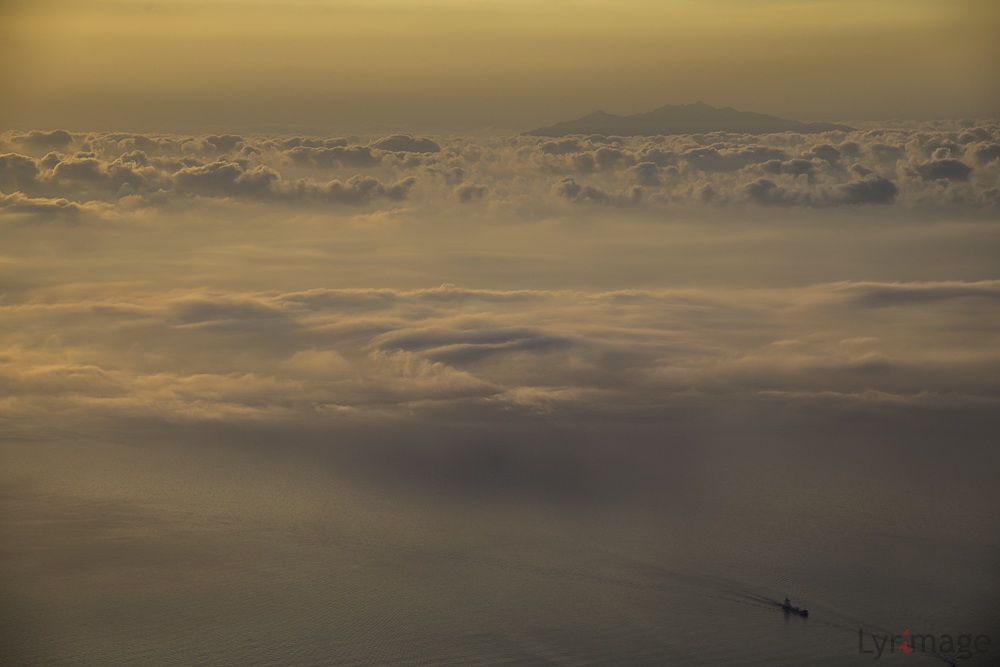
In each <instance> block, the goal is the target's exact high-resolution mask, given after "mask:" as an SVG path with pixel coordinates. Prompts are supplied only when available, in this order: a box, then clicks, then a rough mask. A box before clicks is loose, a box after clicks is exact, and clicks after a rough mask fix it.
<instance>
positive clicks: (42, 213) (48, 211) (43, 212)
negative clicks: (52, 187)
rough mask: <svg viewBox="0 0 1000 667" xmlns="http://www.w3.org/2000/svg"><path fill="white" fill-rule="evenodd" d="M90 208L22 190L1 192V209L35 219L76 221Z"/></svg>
mask: <svg viewBox="0 0 1000 667" xmlns="http://www.w3.org/2000/svg"><path fill="white" fill-rule="evenodd" d="M87 210H88V207H85V206H81V205H80V204H77V203H76V202H71V201H67V200H66V199H47V198H34V199H33V198H30V197H26V196H24V195H23V194H21V193H20V192H15V193H14V194H12V195H4V194H3V193H2V192H0V211H3V212H4V213H8V214H12V215H17V216H24V217H28V218H30V219H33V220H40V221H46V220H63V221H68V222H76V221H78V219H79V218H80V216H81V215H82V214H83V213H84V212H85V211H87Z"/></svg>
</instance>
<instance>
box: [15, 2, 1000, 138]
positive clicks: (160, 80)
mask: <svg viewBox="0 0 1000 667" xmlns="http://www.w3.org/2000/svg"><path fill="white" fill-rule="evenodd" d="M0 12H2V14H0V17H2V26H3V27H2V36H3V39H2V40H0V42H2V46H0V58H2V64H3V68H2V69H3V71H4V75H3V88H4V98H5V104H4V105H3V110H2V111H0V126H3V127H6V128H9V129H22V130H26V129H38V128H51V127H56V126H59V127H66V128H68V129H74V128H76V129H84V128H86V129H95V130H132V131H152V130H155V131H197V130H213V129H218V128H223V127H225V128H226V129H230V130H231V129H233V128H246V129H256V130H286V129H287V130H295V129H303V128H310V127H316V128H320V129H329V130H333V131H340V132H345V131H358V132H365V131H393V130H401V131H411V132H412V131H436V132H447V131H452V130H457V131H469V130H483V129H486V128H489V127H492V128H495V129H496V130H501V131H524V130H527V129H531V128H533V127H537V126H540V125H547V124H550V123H552V122H555V121H558V120H567V119H569V118H574V117H577V116H580V115H582V114H584V113H589V112H591V111H594V110H596V109H599V108H600V109H604V110H605V111H608V112H611V113H636V112H640V111H648V110H650V109H652V108H655V107H658V106H662V105H664V104H682V103H690V102H695V101H704V102H706V103H708V104H711V105H714V106H718V107H721V106H733V107H735V108H737V109H740V110H750V111H759V112H763V113H771V114H775V115H779V116H783V117H791V118H798V119H803V120H812V119H832V120H837V119H841V120H851V119H885V118H910V119H920V118H937V117H950V118H956V117H983V116H990V115H994V114H995V113H996V112H997V110H998V108H1000V107H998V103H1000V94H998V87H997V85H996V83H995V76H994V75H995V71H996V69H997V65H998V63H1000V57H998V40H997V37H996V35H997V34H1000V27H998V25H1000V24H998V16H1000V12H998V10H997V6H996V5H995V3H989V2H971V1H962V2H950V1H949V2H942V1H938V0H907V1H901V0H886V1H880V2H857V1H854V0H842V1H827V2H800V1H794V2H792V1H787V0H774V1H771V0H769V1H759V0H753V1H746V2H733V1H728V0H713V1H710V2H676V1H674V2H645V1H644V2H628V3H623V2H607V1H600V0H591V1H583V0H558V1H554V2H545V3H538V2H524V1H521V0H482V1H471V0H461V1H453V2H403V1H386V0H375V1H373V2H342V1H338V0H311V1H306V0H292V1H283V2H253V1H240V0H229V1H225V0H209V1H200V2H189V1H187V0H150V1H148V2H143V1H136V0H103V1H91V0H87V1H73V2H60V1H52V2H32V3H27V2H13V3H11V2H7V3H4V5H3V9H0Z"/></svg>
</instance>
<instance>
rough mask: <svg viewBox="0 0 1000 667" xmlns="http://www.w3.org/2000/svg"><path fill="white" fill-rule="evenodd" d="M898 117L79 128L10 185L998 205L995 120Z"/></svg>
mask: <svg viewBox="0 0 1000 667" xmlns="http://www.w3.org/2000/svg"><path fill="white" fill-rule="evenodd" d="M899 125H900V127H907V128H910V129H906V130H902V129H900V130H893V131H884V130H876V131H868V132H864V131H860V130H859V131H854V132H847V133H845V132H840V133H834V134H831V135H810V136H808V137H806V136H802V135H797V134H794V133H784V134H774V135H761V136H753V137H744V136H740V135H727V134H714V135H677V136H670V137H630V138H622V137H599V136H588V137H567V138H564V139H556V140H543V139H540V138H534V137H524V136H519V137H481V138H476V139H468V138H435V139H432V138H428V137H412V136H409V135H402V134H400V135H391V136H388V137H376V138H374V139H372V140H371V141H370V142H369V143H368V144H367V145H365V142H366V141H367V139H366V138H362V137H353V138H351V139H347V138H312V137H302V136H299V137H292V138H280V137H270V136H266V135H259V136H258V135H236V134H221V135H208V136H201V137H199V136H187V137H176V136H146V135H137V134H123V133H104V134H101V133H95V134H88V135H79V136H77V138H76V139H75V140H76V141H77V142H78V143H79V146H80V147H81V148H83V149H84V150H80V151H77V152H74V153H63V152H59V151H50V152H48V153H47V154H45V155H44V157H38V156H29V155H22V154H19V153H16V152H14V153H7V154H3V155H0V192H4V193H5V194H11V193H15V192H20V193H22V194H24V195H25V196H27V197H28V198H43V199H52V200H56V199H64V200H66V201H68V202H75V203H78V204H81V205H85V204H87V203H88V202H101V203H108V204H113V203H115V202H120V203H121V204H120V205H121V207H123V208H126V207H127V208H128V209H129V210H140V209H143V208H148V207H163V206H168V205H170V203H171V202H177V201H184V200H185V198H190V197H192V196H197V197H214V198H230V199H245V200H248V201H255V202H271V203H281V204H284V205H314V204H320V203H338V204H354V205H369V204H370V205H374V206H379V204H378V203H377V202H383V204H382V205H383V206H387V205H389V204H390V203H391V202H397V201H400V200H402V199H406V198H409V197H410V196H411V193H419V198H420V203H421V206H424V207H427V206H439V207H441V209H442V210H445V209H448V208H449V207H451V206H458V205H461V204H468V203H470V202H473V201H483V202H487V203H489V204H490V205H489V206H488V207H484V208H483V209H482V214H484V215H494V214H499V213H500V211H507V210H509V209H510V207H517V208H518V209H519V210H521V211H525V210H527V209H529V208H530V209H532V210H534V211H535V215H537V216H540V217H544V216H546V215H553V214H556V211H555V209H552V208H551V207H552V206H553V205H554V203H553V202H554V201H557V200H559V199H561V200H569V201H572V202H575V203H580V204H597V205H602V206H615V207H621V206H630V207H638V208H641V209H650V210H654V209H661V208H664V207H667V208H669V207H676V206H700V205H704V204H706V203H711V204H712V205H713V206H715V207H719V206H727V207H739V206H743V205H746V204H748V203H749V204H753V205H766V206H782V207H809V208H828V207H832V206H848V205H859V204H894V205H902V206H906V207H917V206H927V205H936V206H951V207H967V208H968V207H990V206H995V205H996V203H997V201H998V197H997V195H996V192H995V191H996V180H995V173H994V171H993V167H992V166H991V165H994V164H995V163H996V159H997V157H996V156H997V155H998V153H997V151H996V146H997V145H998V144H996V143H995V141H994V136H995V135H996V134H997V132H995V130H994V129H993V128H992V126H991V125H982V126H980V125H975V126H973V127H968V128H957V126H956V128H949V127H947V126H943V127H942V125H941V124H940V123H939V124H923V125H921V124H917V123H913V124H910V125H906V124H903V123H901V124H899ZM42 134H45V135H46V136H48V134H52V133H42ZM16 136H22V135H16ZM16 136H15V135H11V134H8V135H7V138H8V141H11V140H12V137H15V138H16ZM23 136H28V135H23ZM962 142H965V143H962ZM928 158H930V159H928ZM848 159H849V160H850V162H847V160H848ZM967 163H968V164H967ZM973 163H974V164H976V165H977V166H976V168H975V169H973V167H972V166H970V165H971V164H973ZM848 165H849V166H848ZM299 170H306V172H305V173H304V174H303V173H302V172H301V171H299ZM318 171H324V172H325V171H330V172H333V174H332V175H333V176H336V177H335V178H330V177H329V176H321V175H319V173H318ZM293 174H294V175H295V176H296V177H293ZM303 175H304V176H307V177H305V178H297V176H303ZM803 177H804V178H803ZM417 183H420V187H419V188H417V189H414V188H415V186H416V184H417ZM949 183H950V184H953V186H952V187H950V188H943V187H941V184H949ZM959 186H961V187H959ZM552 194H555V195H556V198H555V200H554V199H553V198H552V196H551V195H552Z"/></svg>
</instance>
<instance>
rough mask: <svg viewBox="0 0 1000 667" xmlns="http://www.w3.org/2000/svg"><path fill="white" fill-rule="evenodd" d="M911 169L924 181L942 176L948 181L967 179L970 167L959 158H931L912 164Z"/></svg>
mask: <svg viewBox="0 0 1000 667" xmlns="http://www.w3.org/2000/svg"><path fill="white" fill-rule="evenodd" d="M913 171H914V172H916V174H917V175H919V176H920V178H922V179H924V180H925V181H936V180H938V179H941V178H944V179H947V180H949V181H967V180H969V174H970V173H972V167H970V166H969V165H967V164H965V163H964V162H962V161H961V160H931V161H930V162H925V163H923V164H917V165H914V166H913Z"/></svg>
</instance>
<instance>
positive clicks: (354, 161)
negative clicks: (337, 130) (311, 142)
mask: <svg viewBox="0 0 1000 667" xmlns="http://www.w3.org/2000/svg"><path fill="white" fill-rule="evenodd" d="M285 155H286V156H288V158H289V159H290V160H291V161H292V162H294V163H296V164H299V165H305V166H313V167H325V168H331V167H374V166H376V165H378V164H380V163H381V162H382V156H381V155H380V154H376V153H374V152H373V151H372V149H371V148H369V147H368V146H350V147H347V146H333V147H310V146H296V147H294V148H291V149H289V150H287V151H285Z"/></svg>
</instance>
